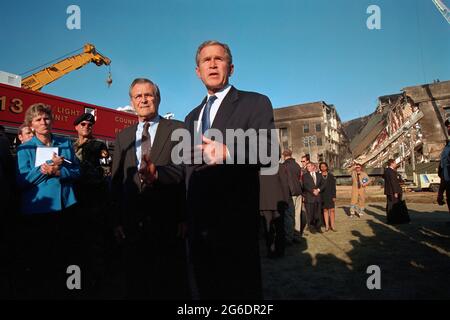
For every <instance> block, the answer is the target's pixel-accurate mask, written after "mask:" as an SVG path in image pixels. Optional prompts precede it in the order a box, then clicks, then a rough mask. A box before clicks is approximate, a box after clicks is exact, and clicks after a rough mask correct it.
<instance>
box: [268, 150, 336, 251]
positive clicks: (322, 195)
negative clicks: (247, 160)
mask: <svg viewBox="0 0 450 320" xmlns="http://www.w3.org/2000/svg"><path fill="white" fill-rule="evenodd" d="M282 156H283V161H282V162H281V163H280V166H279V170H278V174H277V175H274V176H261V177H260V188H261V192H260V213H261V216H262V217H263V218H264V219H263V226H264V231H265V232H264V233H265V236H266V244H267V250H268V257H270V258H277V257H281V256H283V255H284V249H285V247H286V246H290V245H292V244H295V243H299V242H301V238H302V237H303V236H306V235H307V233H306V231H305V229H306V228H307V229H308V231H309V232H310V233H323V232H328V231H334V232H336V231H337V229H336V223H335V205H336V178H335V177H334V176H333V174H332V173H331V172H330V171H329V167H328V164H327V163H325V162H321V163H320V164H319V165H318V166H317V165H316V164H314V163H312V162H310V157H309V155H305V156H303V157H302V158H301V166H300V165H299V164H298V163H297V162H296V161H295V159H294V158H293V157H292V151H291V150H289V149H287V150H284V151H283V153H282Z"/></svg>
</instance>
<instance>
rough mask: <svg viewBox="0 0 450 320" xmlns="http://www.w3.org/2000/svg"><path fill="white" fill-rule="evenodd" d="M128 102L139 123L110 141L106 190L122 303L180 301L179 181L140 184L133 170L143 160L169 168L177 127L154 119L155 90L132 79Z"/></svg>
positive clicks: (183, 294)
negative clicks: (121, 273)
mask: <svg viewBox="0 0 450 320" xmlns="http://www.w3.org/2000/svg"><path fill="white" fill-rule="evenodd" d="M129 94H130V100H131V104H132V106H133V107H134V109H135V111H136V113H137V115H138V120H139V123H138V124H136V125H133V126H131V127H128V128H126V129H124V130H123V131H122V132H120V133H119V134H118V135H117V137H116V141H115V146H114V156H113V167H112V191H113V199H114V201H115V204H116V206H115V208H116V213H117V214H116V217H117V219H116V220H117V221H115V222H116V223H115V224H116V229H115V231H116V237H117V238H118V239H119V241H121V242H122V247H123V263H124V266H125V268H124V269H125V272H126V275H125V278H126V293H125V297H126V298H140V299H142V298H155V299H172V298H175V299H181V298H186V292H187V276H183V275H184V272H185V271H186V270H185V268H184V267H185V264H184V263H185V259H184V258H185V257H184V256H183V250H184V248H185V246H184V245H183V240H181V239H180V238H177V232H178V231H179V230H178V228H179V226H180V225H181V224H182V222H183V220H184V218H183V216H184V212H185V210H184V205H185V185H184V179H183V176H182V175H180V176H178V178H177V179H174V180H172V181H170V182H169V183H167V184H163V183H160V182H159V181H156V182H155V183H153V184H152V185H147V184H145V181H144V179H143V177H142V176H141V174H140V173H139V169H141V168H143V167H144V166H145V165H146V163H147V161H151V162H152V163H154V164H155V165H169V164H170V163H171V152H172V149H173V147H174V146H175V145H176V142H174V141H171V139H170V137H171V135H172V132H173V131H175V130H176V129H178V128H183V127H184V125H183V123H182V122H179V121H174V120H166V119H164V118H161V117H160V116H159V115H158V108H159V103H160V101H161V96H160V92H159V89H158V86H157V85H156V84H155V83H153V82H152V81H151V80H149V79H144V78H138V79H135V80H134V81H133V82H132V84H131V86H130V92H129Z"/></svg>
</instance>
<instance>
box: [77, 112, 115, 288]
mask: <svg viewBox="0 0 450 320" xmlns="http://www.w3.org/2000/svg"><path fill="white" fill-rule="evenodd" d="M94 124H95V118H94V116H93V115H92V114H90V113H84V114H82V115H80V116H79V117H78V118H77V119H76V120H75V121H74V123H73V125H74V126H75V130H76V131H77V133H78V139H77V140H76V141H75V143H74V149H75V154H76V156H77V158H78V159H79V160H80V173H81V175H80V179H79V180H78V181H77V182H76V184H75V193H76V197H77V200H78V202H79V209H80V210H79V212H78V217H72V218H70V224H71V226H70V229H71V230H72V229H75V230H77V229H78V230H77V231H75V232H74V233H73V235H74V238H75V239H76V238H78V236H77V235H76V234H78V235H79V236H80V237H81V238H79V239H77V240H75V242H78V244H79V246H78V248H77V249H79V250H80V254H79V256H80V259H81V261H83V263H82V264H83V265H84V266H85V269H84V270H83V266H81V270H82V271H84V277H83V278H84V279H83V278H82V279H83V280H86V285H85V286H84V288H83V291H87V294H88V295H90V296H92V295H95V294H99V292H98V290H100V288H99V286H100V285H101V284H100V283H101V279H102V275H103V274H104V273H105V270H104V268H105V265H106V263H105V249H106V248H105V241H106V237H107V224H108V223H107V222H108V221H107V215H106V214H107V213H108V211H109V210H108V208H107V204H108V202H109V186H108V180H107V179H108V177H107V170H105V167H106V168H107V166H108V165H109V162H110V157H109V152H108V148H107V146H106V145H105V143H103V142H101V141H98V140H96V139H95V138H94V136H93V135H92V131H93V126H94ZM82 287H83V286H82Z"/></svg>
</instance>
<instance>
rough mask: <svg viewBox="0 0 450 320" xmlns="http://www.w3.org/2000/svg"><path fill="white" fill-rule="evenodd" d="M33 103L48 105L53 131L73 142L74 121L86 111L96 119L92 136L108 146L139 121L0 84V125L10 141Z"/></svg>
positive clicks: (75, 102)
mask: <svg viewBox="0 0 450 320" xmlns="http://www.w3.org/2000/svg"><path fill="white" fill-rule="evenodd" d="M34 103H43V104H46V105H49V106H51V108H52V113H53V129H52V132H53V133H55V134H57V135H62V136H66V137H70V138H73V139H75V138H76V131H75V128H74V126H73V121H74V120H75V119H76V118H77V117H78V116H79V115H81V114H82V113H86V112H89V113H92V114H93V115H94V116H95V119H96V123H95V126H94V131H93V134H94V136H95V137H96V138H97V139H99V140H103V141H105V142H106V143H107V144H108V145H111V142H112V141H114V139H115V136H116V134H117V133H118V132H120V131H121V130H122V129H124V128H126V127H128V126H131V125H133V124H135V123H137V121H138V119H137V116H136V115H133V114H131V113H127V112H122V111H117V110H113V109H108V108H104V107H100V106H96V105H93V104H89V103H84V102H80V101H75V100H70V99H66V98H62V97H58V96H54V95H50V94H45V93H41V92H36V91H31V90H27V89H22V88H18V87H14V86H10V85H6V84H2V83H0V124H1V125H3V126H4V127H5V129H6V133H7V135H8V137H9V138H10V140H11V142H13V141H14V139H15V136H16V135H17V129H18V127H19V126H20V125H21V124H22V123H23V120H24V116H25V111H26V110H27V109H28V107H29V106H30V105H32V104H34Z"/></svg>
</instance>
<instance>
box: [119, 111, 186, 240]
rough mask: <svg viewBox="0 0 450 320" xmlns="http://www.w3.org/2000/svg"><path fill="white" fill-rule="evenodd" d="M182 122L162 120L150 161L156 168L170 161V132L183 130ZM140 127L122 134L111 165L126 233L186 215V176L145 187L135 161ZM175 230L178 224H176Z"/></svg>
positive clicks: (171, 146) (176, 219)
mask: <svg viewBox="0 0 450 320" xmlns="http://www.w3.org/2000/svg"><path fill="white" fill-rule="evenodd" d="M183 127H184V125H183V123H182V122H179V121H174V120H166V119H164V118H161V119H160V121H159V124H158V129H157V131H156V136H155V138H154V142H153V144H152V149H151V153H150V158H151V160H152V161H153V163H155V165H167V164H170V163H172V162H171V152H172V148H173V147H174V146H175V145H176V142H173V141H171V139H170V136H171V133H172V132H173V131H174V130H176V129H178V128H183ZM136 129H137V125H134V126H131V127H128V128H126V129H124V130H123V131H122V132H120V133H119V134H118V135H117V137H116V141H115V145H114V154H113V165H112V193H113V199H114V201H115V204H116V217H117V221H116V224H120V225H122V226H124V228H125V231H126V232H127V231H128V232H133V231H135V228H136V225H137V224H138V223H139V222H141V221H142V220H144V219H150V220H152V221H160V220H161V219H162V218H163V219H165V220H164V221H165V223H167V221H168V220H167V219H169V220H170V221H172V222H174V223H175V222H176V221H178V222H179V221H181V220H182V219H183V212H184V199H185V189H184V183H183V177H182V176H181V175H180V176H178V177H177V179H175V180H173V181H170V182H167V183H161V182H159V181H157V182H156V183H155V184H154V185H153V186H151V187H147V188H142V185H141V182H140V179H139V175H138V168H137V163H138V162H137V159H136V147H135V140H136ZM173 227H174V228H176V223H175V225H173Z"/></svg>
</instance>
